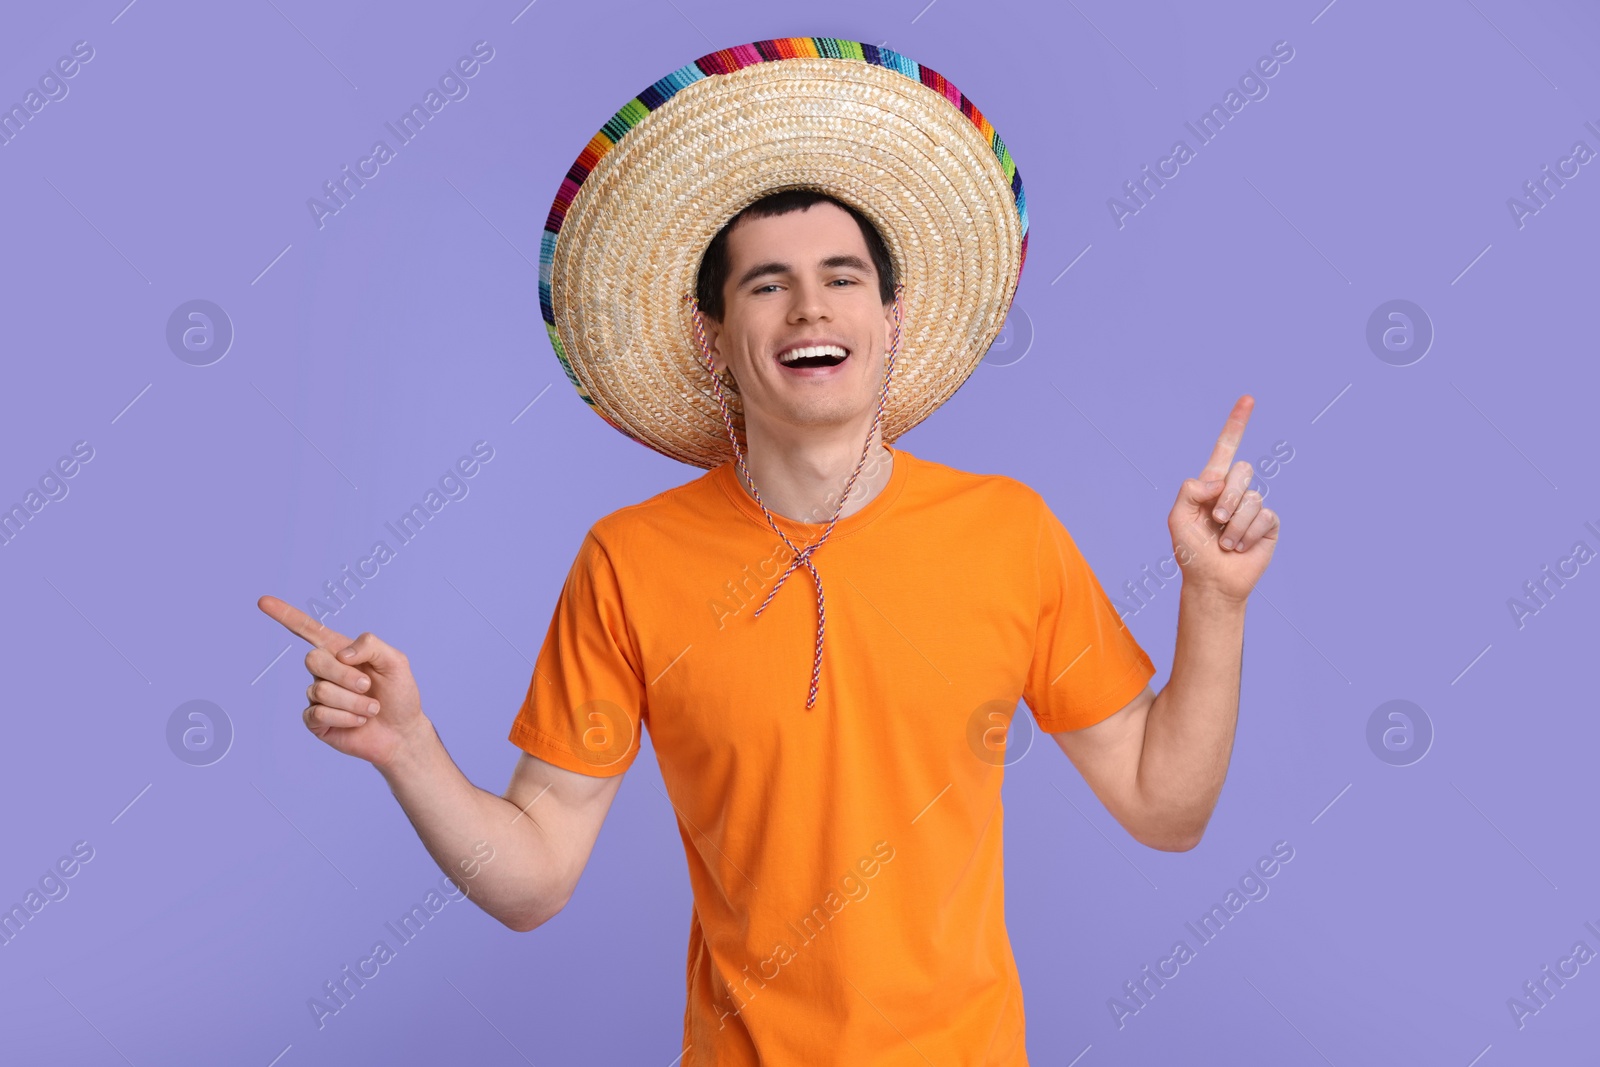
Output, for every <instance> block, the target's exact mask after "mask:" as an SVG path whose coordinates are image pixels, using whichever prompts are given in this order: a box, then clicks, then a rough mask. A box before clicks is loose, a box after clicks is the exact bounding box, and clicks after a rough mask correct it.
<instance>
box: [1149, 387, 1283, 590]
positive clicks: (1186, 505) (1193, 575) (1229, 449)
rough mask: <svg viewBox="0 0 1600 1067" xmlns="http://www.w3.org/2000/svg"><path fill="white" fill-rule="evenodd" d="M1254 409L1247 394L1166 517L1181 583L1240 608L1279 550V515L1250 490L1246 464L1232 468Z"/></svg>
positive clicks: (1237, 405) (1251, 471) (1238, 403)
mask: <svg viewBox="0 0 1600 1067" xmlns="http://www.w3.org/2000/svg"><path fill="white" fill-rule="evenodd" d="M1255 403H1256V401H1255V397H1253V396H1249V395H1248V394H1247V395H1245V396H1241V397H1240V398H1239V399H1238V400H1237V401H1236V402H1235V403H1234V405H1233V411H1232V412H1230V413H1229V415H1228V421H1227V422H1226V423H1225V424H1224V425H1223V427H1222V434H1221V436H1219V437H1218V438H1217V444H1216V447H1215V448H1214V449H1213V450H1212V452H1211V460H1210V462H1208V463H1207V464H1206V465H1205V469H1204V470H1202V471H1201V472H1200V476H1199V477H1198V478H1189V479H1186V480H1185V481H1184V483H1183V485H1182V486H1181V487H1180V488H1179V490H1178V500H1177V502H1176V503H1175V504H1173V505H1172V512H1171V514H1169V515H1168V516H1167V529H1168V530H1169V531H1170V532H1171V534H1172V547H1173V552H1174V554H1175V556H1176V558H1177V560H1178V565H1179V566H1180V567H1182V568H1183V580H1184V583H1185V584H1191V583H1192V584H1193V585H1195V586H1196V587H1200V588H1203V589H1206V590H1208V591H1212V592H1216V593H1218V594H1221V595H1222V596H1225V597H1228V598H1231V599H1235V600H1238V601H1239V602H1241V603H1242V602H1244V601H1245V600H1246V599H1248V598H1249V596H1250V591H1251V590H1252V589H1254V588H1255V584H1256V582H1257V581H1258V580H1259V579H1260V578H1261V573H1262V572H1263V571H1265V570H1266V569H1267V563H1268V561H1270V560H1271V559H1272V552H1273V550H1274V549H1275V548H1277V547H1278V515H1277V512H1275V511H1273V510H1272V509H1271V508H1266V507H1262V506H1261V494H1260V493H1258V492H1256V491H1255V490H1254V489H1251V488H1250V479H1251V478H1252V477H1254V474H1255V471H1254V469H1253V468H1252V467H1251V465H1250V463H1249V462H1248V461H1246V460H1240V461H1239V462H1238V463H1234V462H1233V455H1234V453H1235V452H1236V451H1238V449H1239V440H1240V438H1242V437H1243V436H1244V427H1245V423H1247V422H1249V421H1250V412H1251V411H1252V410H1253V409H1254V408H1255ZM1230 468H1231V469H1230Z"/></svg>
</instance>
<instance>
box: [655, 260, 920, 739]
mask: <svg viewBox="0 0 1600 1067" xmlns="http://www.w3.org/2000/svg"><path fill="white" fill-rule="evenodd" d="M904 291H905V286H904V285H896V286H895V287H894V340H893V341H892V342H890V345H889V358H888V360H887V362H885V364H884V368H883V385H882V387H881V388H880V389H879V391H878V409H877V411H875V412H874V413H873V415H872V426H871V428H870V429H868V430H867V440H866V443H865V444H863V445H862V446H861V458H860V459H858V460H856V469H855V470H854V471H852V472H851V474H850V480H849V481H848V482H846V483H845V486H844V493H843V494H842V495H841V496H840V497H839V503H838V505H837V506H835V507H834V509H833V518H831V519H829V520H828V526H827V529H825V530H823V531H822V536H821V537H819V538H817V539H816V540H815V541H813V542H812V543H810V544H808V545H806V546H805V547H804V548H798V547H796V546H795V544H794V542H793V541H790V540H789V537H788V535H787V534H785V533H784V532H783V531H782V530H780V529H778V524H777V523H776V522H774V521H773V519H772V513H771V512H770V511H768V510H767V506H766V505H765V504H763V503H762V502H761V493H760V492H759V491H758V490H757V489H756V482H755V479H754V478H752V477H751V476H750V469H749V467H747V466H746V465H745V461H744V452H743V451H742V450H741V449H740V448H739V440H738V437H737V435H736V434H735V433H734V432H733V416H732V414H731V413H730V412H729V411H728V401H727V398H726V397H725V396H724V395H723V392H722V383H721V382H720V381H718V380H717V373H716V368H715V361H714V360H713V359H712V356H711V348H710V346H709V345H707V344H706V335H705V329H704V327H703V325H702V322H701V316H700V301H699V300H698V298H696V297H695V295H694V294H693V293H690V294H688V295H686V296H685V298H684V299H686V300H687V301H688V302H689V307H690V309H691V311H692V313H693V315H694V334H695V339H696V340H698V341H699V343H700V351H701V352H703V353H704V354H705V361H706V370H707V371H708V372H709V373H710V374H711V387H712V389H714V390H715V391H716V394H717V405H718V407H720V408H721V409H722V422H723V425H725V426H726V427H727V428H728V442H729V443H730V444H732V445H733V456H734V460H735V462H737V464H738V466H739V472H740V473H741V474H742V475H743V476H744V479H745V482H746V484H748V485H749V486H750V495H751V496H753V497H754V498H755V501H756V505H757V506H758V507H760V508H761V514H763V515H765V516H766V517H767V525H768V526H770V527H772V532H773V533H775V534H777V535H778V536H779V537H781V538H783V543H784V544H785V545H788V546H789V551H790V552H792V553H794V558H793V559H791V560H790V561H789V566H788V567H787V568H786V569H785V570H784V572H783V574H782V575H780V576H779V577H778V581H777V582H776V583H775V584H774V585H773V587H772V589H771V590H769V591H768V593H767V597H766V599H765V600H763V601H762V602H761V606H760V607H759V608H757V609H756V612H755V617H756V618H760V617H761V613H762V612H763V611H765V610H766V608H767V605H768V604H769V603H771V601H772V598H773V596H774V595H775V594H776V593H777V592H778V590H779V589H781V588H782V587H783V583H784V582H785V581H786V580H787V579H788V577H789V575H790V574H792V573H794V569H795V568H796V567H799V566H802V565H804V567H805V568H806V569H807V570H808V571H810V572H811V580H812V582H814V583H815V584H816V587H817V646H816V653H815V655H814V656H813V657H812V661H811V692H810V695H809V696H807V697H806V710H807V711H810V710H811V708H812V707H813V706H814V705H815V704H816V702H817V681H818V679H819V678H820V677H821V676H822V635H823V630H824V627H825V626H826V624H827V611H826V610H825V608H824V605H823V596H822V576H821V575H820V574H818V573H817V567H816V564H814V563H812V562H811V557H812V555H813V554H814V553H815V552H816V551H817V549H819V548H821V547H822V544H823V542H824V541H826V540H827V539H828V535H829V534H831V533H832V532H833V526H834V523H836V522H838V521H839V513H840V512H841V511H843V510H844V502H845V501H846V500H848V499H849V498H850V490H851V489H852V488H854V486H855V484H856V477H857V476H858V475H860V473H861V468H862V466H863V465H865V463H866V462H867V453H868V452H869V451H871V449H872V438H873V437H874V436H875V435H876V433H877V431H878V427H879V425H880V423H881V422H882V419H883V405H884V402H885V401H886V400H888V398H889V377H890V375H891V374H893V373H894V357H895V352H896V351H897V350H898V349H899V347H900V324H901V316H902V314H903V310H902V307H901V303H900V296H901V294H902V293H903V292H904Z"/></svg>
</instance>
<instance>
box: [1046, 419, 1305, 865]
mask: <svg viewBox="0 0 1600 1067" xmlns="http://www.w3.org/2000/svg"><path fill="white" fill-rule="evenodd" d="M1254 409H1255V398H1254V397H1252V396H1250V395H1248V394H1246V395H1245V396H1241V397H1240V398H1239V399H1238V400H1237V401H1236V402H1235V403H1234V405H1233V410H1232V411H1231V412H1229V413H1228V419H1227V422H1225V423H1224V424H1223V427H1222V433H1221V434H1219V435H1218V437H1217V443H1216V445H1215V446H1213V448H1212V451H1211V458H1210V459H1209V460H1208V461H1207V462H1206V465H1205V467H1204V468H1203V469H1202V470H1201V471H1200V477H1198V478H1189V479H1186V480H1185V481H1184V483H1183V485H1182V487H1181V488H1180V489H1179V490H1178V499H1177V501H1176V503H1174V504H1173V505H1172V511H1171V512H1170V513H1169V514H1168V515H1167V530H1168V532H1169V533H1170V534H1171V535H1172V545H1173V558H1175V559H1176V560H1177V561H1178V565H1179V566H1180V567H1181V568H1182V569H1183V591H1182V593H1181V594H1180V599H1179V604H1178V639H1177V647H1176V648H1175V649H1174V651H1173V655H1172V677H1170V678H1169V679H1168V680H1167V684H1166V686H1165V687H1164V688H1163V689H1162V690H1161V692H1160V693H1159V694H1152V693H1151V691H1150V687H1149V686H1146V687H1145V690H1144V692H1143V693H1141V694H1139V696H1138V697H1136V698H1135V699H1134V700H1133V702H1132V703H1130V704H1128V705H1127V707H1124V708H1122V709H1121V710H1120V711H1118V712H1116V713H1115V714H1113V715H1112V716H1111V717H1110V718H1108V719H1105V720H1103V721H1101V722H1098V723H1096V724H1095V725H1093V726H1090V727H1087V728H1085V729H1082V730H1077V731H1072V732H1067V733H1057V734H1052V735H1051V736H1053V737H1054V738H1055V739H1056V743H1057V744H1059V745H1060V746H1061V749H1062V751H1064V752H1065V753H1066V754H1067V756H1068V758H1069V759H1071V760H1072V762H1073V763H1074V764H1075V765H1076V766H1077V768H1078V771H1079V772H1080V773H1081V774H1082V775H1083V777H1084V779H1085V780H1086V781H1087V782H1088V783H1089V786H1090V788H1092V789H1093V790H1094V791H1095V795H1096V796H1098V797H1099V798H1100V802H1101V803H1102V804H1104V805H1105V806H1106V809H1107V810H1108V811H1110V812H1111V814H1112V815H1113V816H1115V817H1116V819H1117V821H1118V822H1120V823H1121V824H1122V825H1123V826H1124V827H1126V828H1127V830H1128V832H1129V833H1130V834H1132V835H1133V836H1134V837H1135V838H1136V839H1137V840H1139V841H1140V842H1142V843H1144V844H1146V845H1148V846H1149V847H1151V848H1159V849H1163V850H1166V851H1173V852H1183V851H1187V850H1189V849H1191V848H1193V847H1194V846H1196V845H1198V844H1199V843H1200V838H1201V836H1202V835H1203V834H1204V833H1205V829H1206V824H1207V823H1208V822H1209V821H1210V820H1211V813H1212V812H1213V811H1214V810H1215V809H1216V806H1217V798H1218V796H1220V795H1221V793H1222V781H1223V779H1224V778H1226V777H1227V774H1228V760H1229V759H1230V758H1231V756H1232V754H1233V735H1234V728H1235V727H1236V726H1237V724H1238V721H1239V672H1240V668H1241V665H1242V663H1241V660H1242V657H1243V654H1244V611H1245V604H1246V602H1247V601H1248V600H1249V599H1250V593H1251V592H1252V591H1253V590H1254V589H1255V586H1256V583H1257V582H1258V581H1260V580H1261V575H1262V572H1264V571H1265V570H1266V568H1267V564H1268V563H1269V562H1271V560H1272V554H1273V552H1274V551H1275V550H1276V549H1277V546H1278V530H1279V526H1280V523H1279V519H1278V514H1277V512H1275V511H1273V510H1272V509H1270V508H1266V507H1263V506H1262V503H1261V494H1260V493H1258V492H1256V491H1255V490H1254V489H1251V488H1250V487H1249V486H1250V480H1251V478H1252V477H1253V475H1254V468H1252V467H1251V465H1250V464H1249V463H1247V462H1245V461H1243V460H1241V461H1239V462H1238V463H1235V462H1234V460H1233V457H1234V455H1235V453H1236V452H1237V450H1238V448H1239V441H1240V439H1241V438H1242V437H1243V436H1244V429H1245V425H1246V423H1248V422H1249V421H1250V413H1251V411H1253V410H1254Z"/></svg>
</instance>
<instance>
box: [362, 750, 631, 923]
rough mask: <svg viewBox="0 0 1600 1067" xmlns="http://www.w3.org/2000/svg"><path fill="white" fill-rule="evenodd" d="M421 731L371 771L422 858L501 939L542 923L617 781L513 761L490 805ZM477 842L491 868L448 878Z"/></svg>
mask: <svg viewBox="0 0 1600 1067" xmlns="http://www.w3.org/2000/svg"><path fill="white" fill-rule="evenodd" d="M424 727H425V729H422V730H420V731H419V733H418V735H417V736H416V737H415V738H414V739H412V740H411V742H410V743H408V744H405V745H402V746H401V748H400V750H399V752H398V753H397V754H396V758H395V759H394V761H393V762H390V763H386V764H384V765H382V766H379V767H378V770H379V771H380V772H381V773H382V774H383V777H384V779H385V780H386V781H387V782H388V783H389V788H390V790H391V791H392V792H393V793H394V796H395V799H396V800H397V801H399V802H400V806H401V808H403V809H404V810H405V813H406V817H407V818H409V819H410V820H411V825H412V826H413V827H415V828H416V831H417V836H418V837H419V838H421V839H422V843H423V845H424V846H425V847H426V848H427V850H428V853H429V855H431V856H432V857H433V858H434V861H435V862H436V863H438V864H439V867H440V868H441V869H442V870H444V871H445V872H447V873H449V874H450V875H451V876H452V877H453V878H454V879H455V881H456V883H457V884H458V885H460V886H461V888H462V889H463V890H464V891H465V892H466V893H467V894H468V896H469V897H470V898H471V899H472V900H473V901H475V902H476V903H477V905H478V906H479V907H480V908H482V909H483V910H484V911H486V912H488V913H489V914H490V915H492V916H494V918H496V919H498V920H499V921H500V922H502V923H504V924H505V925H506V926H508V927H510V928H511V929H513V930H519V931H524V932H525V931H528V930H532V929H534V928H536V927H538V926H542V925H543V924H544V923H546V922H549V921H550V919H552V918H554V917H555V915H556V914H557V913H558V912H559V911H561V909H562V908H564V907H565V906H566V904H567V901H568V900H569V899H571V897H572V892H573V890H574V889H575V888H576V887H577V884H578V878H579V876H580V875H581V874H582V873H583V869H584V867H585V866H586V865H587V864H588V862H589V855H590V853H591V852H592V851H593V850H594V843H595V840H596V838H597V837H598V836H599V834H600V826H601V824H602V823H603V822H604V821H605V817H606V813H607V812H608V811H610V810H611V801H612V800H613V799H614V798H615V797H616V795H617V789H618V788H619V787H620V786H621V784H622V778H623V776H622V775H620V774H617V775H612V776H610V777H606V778H602V777H599V776H594V775H587V774H577V773H574V772H572V771H569V770H565V769H564V768H561V767H557V766H555V765H554V764H551V763H547V762H545V761H544V760H541V759H538V758H536V757H534V756H530V755H528V754H527V753H523V754H522V757H521V758H520V759H519V760H518V761H517V765H516V768H515V770H514V771H513V772H512V776H511V784H510V785H509V786H508V787H507V788H506V792H505V795H504V796H499V797H497V796H495V795H494V794H492V793H489V792H487V791H485V790H483V789H480V788H478V787H477V786H475V785H473V784H472V783H471V782H470V781H468V780H467V777H466V776H465V775H464V774H462V773H461V770H460V769H459V768H458V767H457V766H456V765H455V762H454V761H453V760H452V759H451V758H450V754H449V753H448V752H447V751H445V747H444V744H443V742H441V741H440V740H439V736H438V734H437V733H435V732H434V730H433V727H432V724H431V723H426V722H425V723H424ZM480 841H487V842H488V843H489V845H490V847H492V848H493V850H494V851H493V853H492V855H493V860H492V861H491V862H486V863H480V864H475V865H474V868H475V873H474V874H473V876H472V878H471V879H470V880H467V879H464V878H463V877H462V875H461V873H460V872H459V871H458V869H457V868H458V867H459V866H460V863H461V861H462V860H463V859H466V858H468V857H471V856H472V855H473V849H474V847H475V845H476V844H477V842H480Z"/></svg>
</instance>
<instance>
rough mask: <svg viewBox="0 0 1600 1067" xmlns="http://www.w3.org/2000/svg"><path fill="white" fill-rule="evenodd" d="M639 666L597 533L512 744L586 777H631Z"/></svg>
mask: <svg viewBox="0 0 1600 1067" xmlns="http://www.w3.org/2000/svg"><path fill="white" fill-rule="evenodd" d="M639 663H640V659H639V655H638V650H637V648H636V646H635V643H634V641H633V637H632V635H631V634H630V632H629V630H628V626H627V620H626V618H625V617H624V614H623V605H622V593H621V589H620V588H619V586H618V583H617V575H616V571H615V570H614V569H613V567H612V563H611V558H610V556H609V555H607V553H606V550H605V548H604V546H602V545H601V544H600V542H599V541H598V540H597V539H596V538H595V535H594V531H593V530H592V529H591V530H590V531H589V532H588V533H587V534H586V535H585V536H584V539H583V544H582V545H581V546H579V548H578V554H577V557H576V558H575V559H574V560H573V561H572V569H571V570H570V571H569V572H568V574H567V580H566V583H565V584H564V585H563V586H562V588H561V596H560V598H559V599H558V600H557V601H556V607H555V611H554V612H553V613H552V614H551V617H550V628H549V630H548V631H547V632H546V634H545V638H544V644H543V646H542V647H541V648H540V649H539V657H538V659H537V660H536V661H535V663H534V669H533V675H532V677H531V678H530V679H529V682H528V692H527V695H526V696H525V697H524V698H523V701H522V707H521V708H520V709H519V710H518V711H517V714H516V718H515V719H514V720H513V721H512V723H511V734H510V740H511V743H512V744H514V745H516V746H517V747H518V748H520V749H522V750H523V751H524V752H527V753H528V754H529V755H532V756H537V757H538V758H539V759H542V760H545V761H546V762H549V763H553V764H555V765H556V766H558V767H562V768H565V769H566V770H569V771H576V772H577V773H579V774H588V775H595V776H598V777H602V778H607V777H611V776H613V775H618V774H621V773H622V772H624V771H626V770H627V769H628V768H629V767H630V766H631V765H632V764H633V761H634V759H635V757H637V756H638V754H639V743H640V728H641V721H642V719H643V717H644V708H645V687H644V682H643V673H642V671H641V670H640V667H639Z"/></svg>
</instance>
